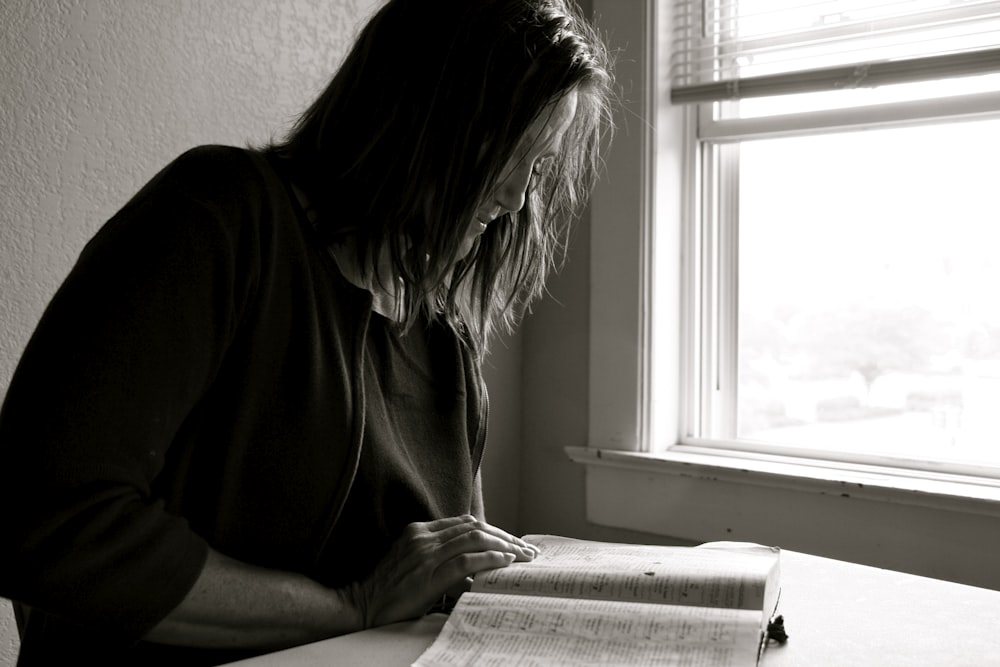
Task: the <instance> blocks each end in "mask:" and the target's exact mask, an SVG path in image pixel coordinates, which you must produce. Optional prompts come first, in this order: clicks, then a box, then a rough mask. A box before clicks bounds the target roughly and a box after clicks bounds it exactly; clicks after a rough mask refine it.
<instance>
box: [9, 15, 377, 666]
mask: <svg viewBox="0 0 1000 667" xmlns="http://www.w3.org/2000/svg"><path fill="white" fill-rule="evenodd" d="M376 4H378V2H377V0H281V1H280V2H277V1H275V0H226V1H225V2H219V1H218V0H143V1H142V2H135V0H45V1H44V2H38V1H37V0H0V331H2V332H3V335H2V336H0V395H2V393H3V392H5V391H6V387H7V384H8V382H9V380H10V376H11V374H12V373H13V370H14V366H15V364H16V363H17V359H18V357H19V355H20V353H21V350H22V349H23V348H24V345H25V344H26V342H27V339H28V336H29V335H30V333H31V331H32V330H33V328H34V326H35V324H36V323H37V321H38V318H39V317H40V316H41V313H42V309H43V308H44V306H45V304H46V303H47V302H48V299H49V298H50V297H51V296H52V293H53V292H54V291H55V289H56V287H57V286H58V285H59V283H60V281H61V280H62V278H63V277H64V276H65V274H66V273H67V271H68V270H69V268H70V266H71V265H72V263H73V261H74V260H75V258H76V256H77V254H78V253H79V251H80V249H81V248H82V247H83V244H84V243H85V242H86V240H87V239H88V238H89V237H90V236H91V235H92V234H93V233H94V231H95V230H96V229H97V227H98V226H99V225H100V224H101V223H102V222H103V221H104V220H106V219H107V218H108V217H109V216H110V215H111V214H113V213H114V212H115V211H116V210H117V209H118V208H119V207H120V206H121V205H122V204H123V203H124V202H125V201H126V200H127V199H128V198H129V196H131V194H132V193H133V192H134V191H135V190H136V189H137V188H138V187H139V186H140V185H141V184H142V183H143V182H145V181H146V180H147V179H148V178H149V177H150V176H152V175H153V174H154V173H155V172H156V171H157V170H158V169H159V168H160V167H161V166H163V165H164V164H165V163H166V162H167V161H169V160H170V159H171V158H173V157H174V156H176V155H177V154H178V153H180V152H181V151H183V150H185V149H186V148H189V147H191V146H193V145H195V144H200V143H229V144H236V145H242V144H245V143H247V142H255V143H256V142H261V141H264V140H266V139H268V138H269V137H270V136H272V135H280V134H282V133H283V132H284V131H285V129H287V127H288V124H289V123H290V122H291V121H292V120H293V119H294V117H295V116H296V114H298V113H299V112H300V111H302V110H303V108H304V106H305V104H307V103H308V101H310V100H311V98H312V97H313V95H314V94H315V93H316V92H318V90H319V89H320V88H321V87H322V86H323V85H324V84H325V83H326V81H327V80H328V78H329V76H330V74H331V73H332V72H333V70H334V68H335V66H336V64H337V62H338V61H339V59H340V57H341V56H342V54H343V52H344V50H345V48H346V46H347V45H348V44H349V42H350V40H351V38H352V37H353V35H354V34H355V31H356V28H357V26H358V24H359V23H360V22H361V20H362V19H363V18H364V17H366V16H367V15H368V14H369V13H370V12H371V10H372V8H373V7H374V6H375V5H376ZM2 529H3V527H2V526H0V530H2ZM16 647H17V633H16V630H15V628H14V624H13V618H12V616H11V614H10V613H9V605H8V604H7V602H6V601H3V600H0V667H10V666H12V665H13V664H14V662H15V657H16Z"/></svg>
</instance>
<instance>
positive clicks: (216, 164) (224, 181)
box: [154, 144, 279, 195]
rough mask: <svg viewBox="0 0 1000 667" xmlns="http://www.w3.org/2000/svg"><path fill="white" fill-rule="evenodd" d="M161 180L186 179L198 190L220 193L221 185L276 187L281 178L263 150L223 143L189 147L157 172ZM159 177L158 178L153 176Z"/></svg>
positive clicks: (254, 187)
mask: <svg viewBox="0 0 1000 667" xmlns="http://www.w3.org/2000/svg"><path fill="white" fill-rule="evenodd" d="M158 176H159V178H160V180H166V181H172V182H178V181H182V182H186V184H187V187H190V188H193V189H194V190H195V191H198V190H205V191H207V192H210V193H212V194H214V195H217V194H218V193H219V191H220V189H226V188H232V189H237V190H239V189H256V188H259V187H261V186H268V187H275V186H278V185H279V182H278V180H277V178H276V175H275V174H274V172H273V170H272V169H271V168H270V167H269V165H268V162H267V160H266V159H265V157H264V156H263V154H262V153H261V152H260V151H257V150H254V149H250V148H237V147H235V146H224V145H220V144H206V145H202V146H196V147H194V148H190V149H188V150H186V151H185V152H183V153H181V154H180V155H179V156H177V157H176V158H174V159H173V160H172V161H171V162H170V163H169V164H168V165H167V166H166V167H164V169H163V170H162V171H161V172H160V174H159V175H158ZM154 180H156V179H154Z"/></svg>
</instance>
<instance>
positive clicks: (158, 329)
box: [0, 147, 485, 665]
mask: <svg viewBox="0 0 1000 667" xmlns="http://www.w3.org/2000/svg"><path fill="white" fill-rule="evenodd" d="M370 318H371V297H370V294H368V293H367V292H365V291H363V290H360V289H357V288H355V287H353V286H352V285H350V284H349V283H348V282H347V281H346V280H345V279H344V278H343V277H342V276H341V274H340V273H339V271H338V270H337V268H336V264H335V263H334V262H333V261H332V259H331V257H330V256H329V255H328V253H327V252H326V251H325V249H324V248H322V247H321V244H320V243H319V242H318V241H317V239H316V238H315V237H314V235H313V232H312V229H311V228H310V227H309V225H308V223H307V222H306V221H305V220H304V216H302V215H301V211H300V210H299V209H298V207H297V203H296V202H295V200H294V198H293V197H291V196H289V190H288V188H287V187H286V184H285V183H284V182H283V181H282V179H281V178H280V177H279V176H278V174H277V172H276V171H275V170H274V169H273V168H272V165H271V164H270V163H269V162H268V161H267V160H265V159H264V158H263V157H262V156H260V155H259V154H257V153H254V152H252V151H246V150H241V149H235V148H224V147H202V148H198V149H194V150H192V151H189V152H188V153H186V154H184V155H183V156H181V157H180V158H178V159H177V160H176V161H175V162H173V163H172V164H171V165H169V166H168V167H167V168H165V169H164V170H163V171H162V172H161V173H159V174H158V175H157V176H156V177H155V178H154V179H153V180H152V181H150V183H149V184H147V185H146V187H144V188H143V189H142V190H141V191H140V192H139V193H138V194H137V195H136V196H135V197H134V198H133V199H132V200H131V201H130V202H129V203H128V204H127V205H126V206H125V207H124V208H123V209H122V210H121V211H120V212H119V213H118V214H117V215H116V216H115V217H114V218H112V219H111V220H110V221H109V222H108V223H107V224H106V225H105V226H104V227H103V228H102V229H101V231H100V232H99V233H98V234H97V235H96V236H95V237H94V239H93V240H92V241H91V242H90V243H89V244H88V245H87V247H86V248H85V249H84V251H83V253H82V254H81V256H80V258H79V260H78V262H77V264H76V266H75V267H74V268H73V270H72V272H71V274H70V275H69V277H68V278H67V279H66V281H65V283H64V284H63V286H62V287H61V288H60V290H59V291H58V292H57V294H56V295H55V297H54V298H53V300H52V302H51V303H50V305H49V307H48V308H47V310H46V312H45V314H44V316H43V318H42V320H41V322H40V323H39V325H38V328H37V330H36V332H35V334H34V335H33V337H32V339H31V341H30V342H29V344H28V346H27V348H26V350H25V352H24V355H23V357H22V359H21V362H20V364H19V365H18V368H17V371H16V373H15V375H14V378H13V380H12V382H11V385H10V387H9V390H8V393H7V396H6V400H5V403H4V406H3V409H2V412H0V512H2V515H0V516H2V518H0V595H2V596H5V597H9V598H11V599H13V600H16V601H19V603H23V605H25V606H23V607H20V610H21V611H26V612H29V616H28V623H27V627H26V628H25V629H24V637H23V639H22V652H21V663H20V664H21V665H28V664H57V663H56V662H52V660H54V659H57V656H58V655H60V654H58V653H53V651H57V647H62V648H61V649H58V650H63V651H68V652H67V653H65V655H66V656H72V657H73V658H74V659H75V661H77V662H79V661H81V660H82V661H84V662H86V658H87V657H92V658H94V659H95V660H96V661H97V662H98V663H100V664H113V663H114V659H113V657H112V656H113V655H116V654H117V655H120V656H121V660H120V662H121V663H122V664H155V660H156V658H155V657H154V656H153V654H150V653H149V651H150V650H151V649H150V647H149V646H144V647H141V650H142V651H143V652H145V653H146V654H148V655H147V657H146V658H144V659H142V660H139V659H138V658H137V657H136V656H137V655H138V654H135V653H134V652H131V653H130V652H129V651H124V652H122V651H123V647H128V646H131V645H133V644H134V643H135V642H136V641H138V640H139V639H140V638H141V637H142V636H143V635H144V634H145V633H146V632H148V631H149V629H151V628H152V627H153V626H154V625H155V624H156V623H157V622H158V621H160V620H161V619H162V618H163V617H164V616H165V615H166V614H167V613H169V612H170V611H171V610H172V609H173V608H174V607H175V606H176V605H177V604H178V603H179V602H180V601H181V599H182V598H183V597H184V596H185V594H186V593H187V592H188V590H189V589H190V587H191V586H192V585H193V583H194V581H195V580H196V578H197V577H198V575H199V573H200V571H201V568H202V565H203V562H204V559H205V556H206V545H212V547H213V548H216V549H218V550H219V551H221V552H223V553H225V554H226V555H229V556H232V557H234V558H238V559H241V560H244V561H247V562H251V563H255V564H258V565H262V566H266V567H272V568H277V569H283V570H290V571H296V572H302V573H305V574H307V575H309V576H312V577H314V578H316V579H318V580H320V581H335V580H336V578H337V577H336V576H335V574H333V573H331V572H330V571H329V569H330V568H331V567H332V566H335V565H336V563H337V560H336V558H332V557H331V552H332V545H331V543H330V540H331V536H332V535H333V534H334V531H335V530H337V525H338V516H339V515H340V513H341V511H342V509H343V508H344V506H345V503H346V501H347V498H348V494H349V491H350V489H351V486H352V480H353V479H354V476H355V472H356V467H357V463H358V460H359V458H360V456H361V449H362V443H363V441H364V439H365V434H366V425H365V419H364V416H365V414H366V409H365V407H366V406H365V402H366V401H365V397H366V388H365V386H364V385H365V381H364V378H365V373H366V370H365V368H366V364H368V363H369V362H366V359H367V358H368V355H366V354H365V346H366V337H367V329H368V326H369V322H370ZM451 340H453V341H454V342H455V343H456V344H457V339H455V338H454V337H452V339H451ZM454 349H456V350H457V355H458V359H457V361H456V363H457V366H456V367H455V368H457V372H458V376H457V377H458V378H459V381H460V382H461V383H462V384H463V385H464V386H461V387H460V388H459V394H460V395H461V396H462V400H463V402H462V403H461V404H460V405H459V407H460V408H461V410H462V411H463V423H464V426H465V429H466V430H467V433H466V434H463V436H464V437H463V438H462V442H463V446H466V447H468V448H469V450H470V451H469V453H468V457H467V458H466V459H465V460H466V461H468V462H469V463H470V464H471V469H470V470H468V471H462V475H461V476H462V477H465V476H467V475H471V474H473V473H474V471H475V470H476V469H477V468H478V465H479V460H480V457H481V453H482V448H483V440H484V438H485V396H484V393H483V391H482V390H483V387H482V380H481V377H480V374H479V367H478V365H477V363H476V362H475V360H473V359H472V358H471V356H470V355H469V353H468V351H467V348H466V347H465V346H464V345H460V344H457V345H456V346H455V348H454ZM369 372H370V371H369ZM380 403H381V397H380ZM452 407H455V406H454V405H453V406H452ZM466 416H467V417H468V419H465V417H466ZM452 423H453V424H454V423H455V422H452ZM404 426H405V424H404ZM370 427H371V425H370V424H369V428H368V430H369V431H370V430H371V429H370ZM448 456H450V454H449V455H448ZM375 492H377V491H375ZM464 492H465V491H463V493H464ZM454 502H455V501H452V504H454ZM457 502H459V503H460V502H461V499H459V501H457ZM431 504H433V503H431ZM466 504H467V502H466ZM361 506H362V507H363V506H364V503H363V502H362V503H361ZM435 511H436V510H434V509H433V508H430V509H427V510H425V512H430V513H433V512H435ZM448 511H451V509H449V510H448ZM463 511H468V509H464V510H463ZM421 513H422V512H420V511H418V512H416V514H418V517H417V518H422V519H423V520H426V519H429V518H434V517H432V516H423V517H421V516H419V515H420V514H421ZM414 520H417V519H414ZM355 521H357V519H355ZM390 523H391V522H390ZM342 525H343V524H342ZM341 537H343V536H341ZM348 537H349V535H348ZM353 548H359V545H354V546H353ZM360 548H362V549H363V548H364V545H360ZM381 548H382V546H381V545H378V546H372V547H371V549H372V550H374V551H378V550H379V549H381ZM380 555H381V553H368V552H365V555H364V558H366V559H367V560H368V561H370V562H373V560H374V559H376V558H377V557H379V556H380ZM152 651H153V653H155V652H156V648H155V647H154V648H153V649H152ZM116 652H118V653H116ZM164 655H167V653H166V652H164ZM233 657H234V656H232V655H227V656H223V657H222V658H221V659H233ZM165 659H166V658H165ZM200 660H201V662H202V663H203V664H210V663H212V662H218V661H220V660H218V659H216V658H213V657H211V655H210V654H209V653H205V654H203V655H202V657H201V658H200ZM185 662H188V660H187V658H185ZM192 664H193V662H192Z"/></svg>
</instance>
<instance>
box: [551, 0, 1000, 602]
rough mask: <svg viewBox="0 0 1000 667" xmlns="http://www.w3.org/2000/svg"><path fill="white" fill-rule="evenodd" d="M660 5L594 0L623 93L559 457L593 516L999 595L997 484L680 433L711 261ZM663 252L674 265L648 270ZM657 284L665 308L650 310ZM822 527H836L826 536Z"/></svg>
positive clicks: (601, 192)
mask: <svg viewBox="0 0 1000 667" xmlns="http://www.w3.org/2000/svg"><path fill="white" fill-rule="evenodd" d="M663 4H664V3H663V2H657V0H641V1H640V2H635V3H631V2H630V3H621V2H618V1H617V0H593V8H594V15H595V18H596V21H597V24H598V27H599V28H600V29H601V30H602V32H604V33H605V34H607V35H609V40H610V41H611V42H612V44H613V47H614V48H616V49H618V50H619V51H618V58H617V62H618V66H617V69H616V73H617V77H618V81H619V84H620V85H621V86H622V89H623V91H625V98H624V99H623V100H622V102H623V104H622V107H623V108H622V110H621V115H620V117H619V121H618V130H617V134H616V136H615V141H614V144H613V146H612V148H611V150H610V152H609V154H608V156H607V159H606V162H607V166H606V170H605V174H606V176H605V177H604V178H602V179H601V182H600V183H599V184H598V186H597V187H596V188H595V191H594V193H593V198H592V207H591V257H590V268H591V315H590V328H591V331H590V357H589V362H590V378H591V381H590V387H589V427H588V442H587V445H586V446H584V447H568V448H566V452H567V455H568V456H569V457H570V458H571V459H572V460H574V461H577V462H578V463H580V464H582V465H584V467H585V469H586V477H585V479H586V482H585V484H586V498H587V507H586V513H587V518H588V520H589V521H592V522H594V523H598V524H602V525H608V526H614V527H619V528H626V529H630V530H638V531H642V532H647V533H651V534H656V535H667V536H671V537H675V538H684V539H691V540H713V539H748V540H750V541H760V542H768V543H772V544H778V545H782V546H785V547H787V548H795V549H799V550H803V551H809V552H812V553H817V554H821V555H828V556H831V557H839V558H844V559H847V560H852V561H855V562H865V563H869V564H873V565H881V566H891V567H896V568H897V569H903V570H906V571H911V572H914V573H917V574H925V575H929V576H939V577H941V578H946V579H951V580H954V581H965V582H967V583H973V584H977V585H987V586H991V587H995V588H1000V574H996V573H991V572H987V570H990V569H991V568H987V567H985V566H984V565H983V564H982V563H981V556H980V554H981V553H982V552H983V551H985V552H987V553H989V552H995V550H996V549H1000V531H996V529H995V528H996V520H997V519H998V518H1000V484H997V483H996V482H995V480H987V479H981V478H976V477H973V476H969V475H956V474H950V473H945V472H934V471H912V470H911V471H908V470H902V469H900V468H897V467H894V466H886V465H878V464H877V463H876V462H871V463H864V464H860V463H855V464H845V463H843V462H838V461H824V460H822V459H813V458H808V459H806V458H801V457H793V456H787V455H778V454H775V453H773V452H761V451H746V450H744V449H742V448H740V447H725V446H724V445H725V444H726V443H724V442H722V443H720V442H712V443H707V442H705V441H703V440H699V439H696V438H690V437H687V435H686V434H685V428H684V419H685V414H687V413H689V411H690V410H691V407H692V406H691V404H690V402H689V401H688V400H686V398H685V394H686V392H684V391H682V387H683V386H684V384H683V383H682V381H681V380H680V378H681V377H684V376H689V375H690V374H691V373H693V372H695V370H696V369H694V368H693V361H692V359H691V358H690V355H687V354H686V350H688V349H690V348H689V346H690V345H692V344H694V343H695V341H694V340H692V337H697V336H698V335H699V334H698V333H695V334H691V333H687V332H685V330H684V328H683V327H682V326H681V322H682V320H681V317H682V313H685V314H686V316H687V317H696V318H700V317H703V316H704V313H703V312H700V311H701V310H702V309H703V308H704V304H702V303H699V301H698V299H696V298H694V297H693V296H692V295H691V294H690V291H689V290H690V287H691V286H690V282H689V281H690V279H691V278H690V277H691V275H692V274H693V272H697V271H700V270H703V269H704V267H702V266H701V265H700V261H701V260H700V258H699V257H698V256H697V254H695V253H693V251H692V244H694V243H695V241H696V240H697V239H694V238H692V233H691V229H690V226H685V225H684V224H682V223H683V220H684V219H687V218H689V217H690V216H692V215H696V214H698V213H699V212H700V208H701V207H703V206H704V205H705V202H703V201H694V200H693V198H692V197H690V196H688V193H690V192H693V191H695V189H696V188H697V187H698V179H700V178H703V170H702V169H701V168H700V167H701V165H700V164H699V159H698V157H697V152H698V151H697V141H695V140H694V138H693V133H692V132H690V128H691V127H692V125H693V124H694V123H696V122H697V121H698V119H697V117H696V112H694V111H693V110H692V109H690V108H686V107H682V106H670V105H669V104H666V103H665V100H662V99H657V91H658V88H657V85H656V81H657V77H658V75H659V74H660V73H661V72H662V71H664V67H665V54H664V51H665V49H663V48H662V46H663V45H662V44H660V45H658V44H657V35H658V34H662V33H661V32H660V31H662V30H663V28H664V26H665V24H666V22H667V21H669V20H670V17H669V16H668V14H669V11H668V10H667V8H666V7H664V6H663ZM658 102H664V103H661V104H658ZM642 119H646V121H645V122H643V120H642ZM654 253H655V255H654ZM654 256H656V257H673V258H674V260H675V261H674V262H662V261H661V262H660V264H659V265H654V263H653V261H652V259H653V257H654ZM654 290H658V291H659V293H660V295H661V296H660V297H659V298H660V303H661V304H666V307H665V309H664V311H669V312H657V313H652V312H651V310H650V308H649V306H650V304H651V298H652V297H651V295H652V293H653V291H654ZM623 294H635V295H636V298H634V299H623V298H622V295H623ZM654 316H655V318H656V319H654ZM654 327H655V328H656V329H657V331H656V332H655V333H656V335H657V336H658V340H659V341H660V346H659V347H657V349H656V350H653V349H651V346H650V342H651V340H652V339H653V337H654ZM652 368H655V372H650V370H649V369H652ZM650 397H654V398H655V403H653V402H651V400H650ZM654 410H655V411H656V412H657V414H658V415H660V418H659V419H658V420H657V422H656V423H657V424H659V425H660V430H659V432H657V433H652V432H651V420H650V418H649V417H650V414H651V411H654ZM654 442H660V443H663V444H662V445H661V446H659V447H657V446H654V445H653V443H654ZM708 444H711V446H710V447H706V445H708ZM720 445H723V446H722V447H720ZM781 508H784V509H781ZM778 511H781V512H782V515H781V520H780V521H776V520H775V513H776V512H778ZM817 517H828V518H830V521H836V522H837V525H836V526H834V527H833V528H832V529H831V528H829V527H827V528H822V526H821V525H819V524H823V522H822V521H818V520H817ZM939 538H940V539H939Z"/></svg>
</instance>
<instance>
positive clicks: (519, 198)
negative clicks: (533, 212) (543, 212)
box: [496, 163, 532, 213]
mask: <svg viewBox="0 0 1000 667" xmlns="http://www.w3.org/2000/svg"><path fill="white" fill-rule="evenodd" d="M531 169H532V165H531V164H530V163H522V164H519V165H518V166H516V167H515V168H514V169H513V170H512V171H511V172H510V173H509V174H508V175H507V177H506V178H504V180H503V182H502V183H500V187H498V188H497V191H496V200H497V203H498V204H500V206H503V207H504V209H505V210H507V211H509V212H511V213H513V212H515V211H520V210H521V209H522V208H524V199H525V193H526V192H527V190H528V183H529V182H530V181H531Z"/></svg>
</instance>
